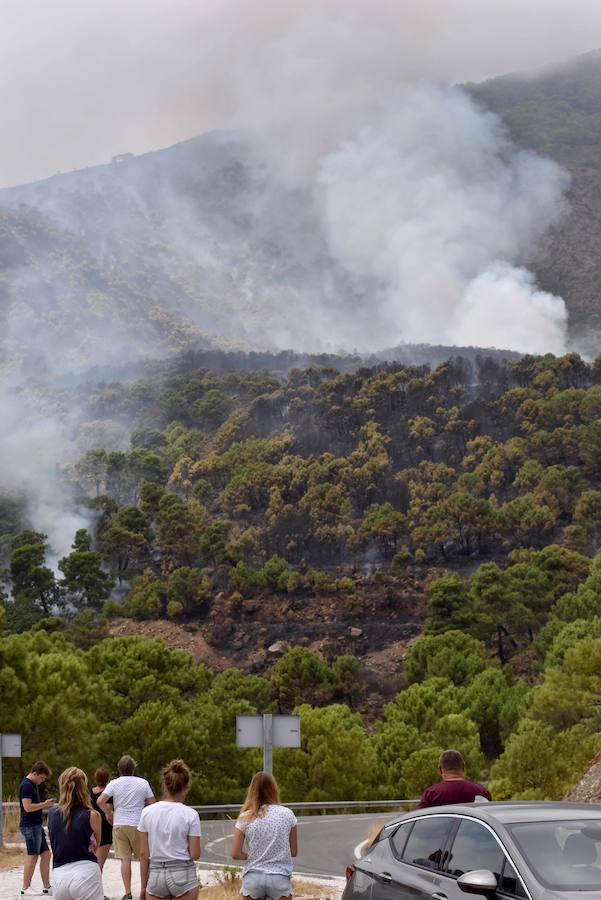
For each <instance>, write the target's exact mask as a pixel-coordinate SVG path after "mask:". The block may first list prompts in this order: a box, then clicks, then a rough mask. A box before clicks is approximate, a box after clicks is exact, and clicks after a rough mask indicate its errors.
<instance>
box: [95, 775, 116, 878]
mask: <svg viewBox="0 0 601 900" xmlns="http://www.w3.org/2000/svg"><path fill="white" fill-rule="evenodd" d="M110 778H111V773H110V772H109V770H108V769H105V768H104V767H101V768H99V769H96V771H95V772H94V780H95V782H96V784H95V786H94V787H93V788H91V790H90V799H91V801H92V808H93V809H96V810H98V812H99V813H100V818H101V820H102V828H101V830H100V841H99V844H98V849H97V850H96V856H97V857H98V865H99V866H100V871H102V869H103V868H104V864H105V862H106V858H107V856H108V855H109V850H110V849H111V844H112V843H113V826H112V825H111V824H110V823H109V821H108V819H107V817H106V815H105V812H104V810H103V809H100V807H99V806H98V798H99V797H100V795H101V794H102V792H103V791H104V789H105V787H106V786H107V784H108V783H109V781H110ZM111 802H112V801H111Z"/></svg>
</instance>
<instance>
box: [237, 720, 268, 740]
mask: <svg viewBox="0 0 601 900" xmlns="http://www.w3.org/2000/svg"><path fill="white" fill-rule="evenodd" d="M236 744H237V745H238V747H262V746H263V716H236Z"/></svg>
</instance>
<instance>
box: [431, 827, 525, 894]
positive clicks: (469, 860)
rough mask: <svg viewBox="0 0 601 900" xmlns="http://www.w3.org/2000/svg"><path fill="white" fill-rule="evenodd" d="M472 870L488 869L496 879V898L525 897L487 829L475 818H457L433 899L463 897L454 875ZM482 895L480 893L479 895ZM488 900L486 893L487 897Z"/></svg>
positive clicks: (491, 831) (499, 843) (513, 873)
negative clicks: (457, 823)
mask: <svg viewBox="0 0 601 900" xmlns="http://www.w3.org/2000/svg"><path fill="white" fill-rule="evenodd" d="M474 869H488V870H489V871H491V872H492V873H493V874H494V875H495V876H496V878H497V884H498V885H499V890H498V891H497V897H498V898H499V900H501V898H506V897H507V898H510V897H517V898H526V897H527V896H528V895H527V894H526V892H525V890H524V887H523V885H522V883H521V880H520V878H519V875H518V874H517V872H516V870H515V868H514V867H513V865H512V863H511V861H510V860H509V859H508V857H507V854H506V852H505V850H504V848H503V846H502V845H501V842H500V841H499V839H498V838H497V836H496V835H495V833H494V832H493V830H492V829H491V828H489V827H488V826H487V825H485V824H484V823H483V822H479V821H477V820H476V819H469V818H461V819H460V821H459V825H458V827H457V830H456V831H455V833H454V835H453V839H452V841H451V843H450V846H449V848H448V852H447V854H446V859H445V861H444V864H443V871H442V873H441V883H440V886H439V889H438V891H437V892H436V894H434V895H433V896H434V897H435V900H466V898H467V897H468V896H472V897H477V896H478V895H477V894H471V895H468V894H466V893H465V892H464V891H462V890H461V888H460V887H459V886H458V884H457V878H458V877H459V876H460V875H463V874H464V873H465V872H471V871H473V870H474ZM482 896H483V897H484V895H482ZM488 900H490V895H489V897H488Z"/></svg>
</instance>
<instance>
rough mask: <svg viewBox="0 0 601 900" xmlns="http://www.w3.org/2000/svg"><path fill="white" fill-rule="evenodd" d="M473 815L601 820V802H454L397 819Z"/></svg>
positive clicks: (512, 820) (505, 821)
mask: <svg viewBox="0 0 601 900" xmlns="http://www.w3.org/2000/svg"><path fill="white" fill-rule="evenodd" d="M441 814H442V815H444V814H446V815H464V816H465V815H469V816H471V817H473V818H476V819H482V820H483V821H484V822H489V823H491V824H492V823H493V822H499V823H500V824H502V825H510V824H511V825H513V824H517V823H518V822H541V821H542V822H545V821H547V822H557V821H562V820H569V819H601V803H565V802H563V801H544V802H543V801H531V800H523V801H513V800H509V801H505V802H494V801H493V802H492V803H491V802H486V801H485V802H483V803H453V804H449V805H448V806H430V807H428V808H427V809H415V810H413V812H411V813H407V814H406V815H404V816H399V817H397V818H396V819H395V822H403V821H407V820H408V819H411V818H415V816H416V815H420V816H421V815H441ZM390 824H392V823H390Z"/></svg>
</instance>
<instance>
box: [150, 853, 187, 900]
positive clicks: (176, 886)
mask: <svg viewBox="0 0 601 900" xmlns="http://www.w3.org/2000/svg"><path fill="white" fill-rule="evenodd" d="M198 887H200V885H199V883H198V875H197V874H196V864H195V863H194V860H192V859H188V860H187V859H168V860H158V859H157V860H154V859H151V860H150V869H149V871H148V884H147V885H146V890H147V892H148V893H149V894H152V895H153V897H181V896H182V894H185V893H186V892H187V891H193V890H194V889H195V888H198Z"/></svg>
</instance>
